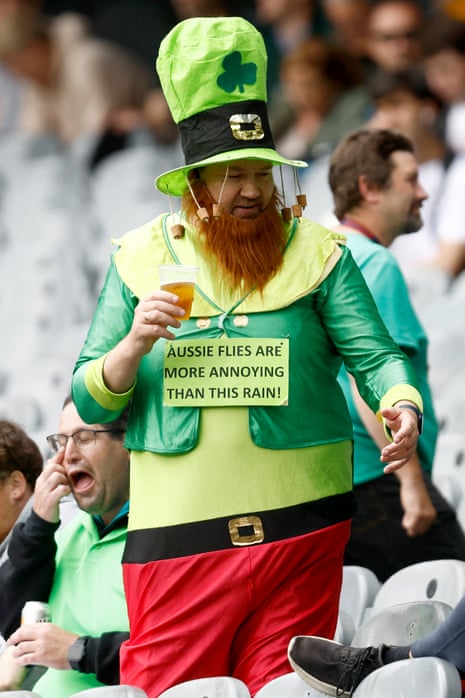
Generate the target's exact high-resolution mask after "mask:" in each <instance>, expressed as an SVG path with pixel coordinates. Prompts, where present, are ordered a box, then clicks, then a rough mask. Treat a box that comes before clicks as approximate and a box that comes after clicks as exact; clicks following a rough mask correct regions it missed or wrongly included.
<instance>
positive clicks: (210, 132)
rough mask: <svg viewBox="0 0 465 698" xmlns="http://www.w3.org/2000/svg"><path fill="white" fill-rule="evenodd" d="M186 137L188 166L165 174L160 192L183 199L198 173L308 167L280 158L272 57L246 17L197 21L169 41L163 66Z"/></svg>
mask: <svg viewBox="0 0 465 698" xmlns="http://www.w3.org/2000/svg"><path fill="white" fill-rule="evenodd" d="M156 67H157V72H158V75H159V76H160V82H161V85H162V88H163V92H164V94H165V97H166V100H167V102H168V105H169V107H170V110H171V114H172V115H173V119H174V120H175V122H176V123H177V125H178V128H179V131H180V133H181V143H182V149H183V152H184V158H185V161H186V164H185V166H184V167H178V168H176V169H174V170H169V171H168V172H164V173H163V174H161V175H160V176H159V177H157V179H156V180H155V184H156V186H157V188H158V189H159V190H160V191H161V192H163V193H165V194H171V195H173V196H181V195H182V194H183V192H184V190H185V188H186V177H187V174H188V172H189V171H190V170H192V169H194V168H196V167H202V166H204V165H211V164H214V163H217V162H230V161H232V160H239V159H242V158H251V159H257V160H266V161H268V162H271V163H273V164H274V165H291V166H293V167H307V163H305V162H303V161H301V160H288V159H287V158H285V157H283V156H282V155H280V154H279V153H277V152H276V150H275V146H274V142H273V137H272V135H271V130H270V126H269V122H268V114H267V106H266V78H267V75H266V70H267V55H266V48H265V43H264V41H263V37H262V35H261V34H260V32H259V31H258V30H257V29H256V28H255V27H254V26H253V25H252V24H250V22H248V21H247V20H245V19H244V18H243V17H193V18H191V19H186V20H184V21H183V22H180V23H179V24H177V25H176V26H175V27H174V28H173V29H172V30H171V31H170V32H169V33H168V34H167V35H166V36H165V38H164V39H163V41H162V42H161V44H160V51H159V54H158V58H157V62H156Z"/></svg>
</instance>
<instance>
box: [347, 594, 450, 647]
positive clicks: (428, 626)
mask: <svg viewBox="0 0 465 698" xmlns="http://www.w3.org/2000/svg"><path fill="white" fill-rule="evenodd" d="M451 613H452V608H451V607H450V606H448V605H447V604H444V603H442V602H441V601H410V602H407V603H401V604H396V605H394V606H389V608H385V609H383V610H382V611H379V612H377V613H374V614H373V615H371V616H370V618H368V620H367V621H366V622H365V623H363V624H362V625H361V626H360V627H359V628H358V630H357V631H356V633H355V635H354V637H353V638H352V643H351V644H352V645H353V646H354V647H367V646H374V647H376V646H377V645H380V644H382V643H385V644H387V645H401V646H404V645H410V644H412V642H414V641H415V640H418V639H420V638H421V637H424V636H425V635H427V634H428V633H430V632H431V631H432V630H434V629H435V628H437V626H438V625H440V624H441V623H442V622H443V621H444V620H445V619H446V618H447V617H448V616H449V615H450V614H451Z"/></svg>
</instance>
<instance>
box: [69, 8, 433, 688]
mask: <svg viewBox="0 0 465 698" xmlns="http://www.w3.org/2000/svg"><path fill="white" fill-rule="evenodd" d="M157 69H158V72H159V75H160V80H161V84H162V87H163V89H164V93H165V96H166V98H167V101H168V103H169V105H170V108H171V110H172V114H173V117H174V118H175V120H176V122H177V123H178V126H179V129H180V132H181V136H182V143H183V149H184V154H185V159H186V165H185V166H183V167H181V168H178V169H176V170H172V171H170V172H166V173H164V174H162V175H160V176H159V177H158V179H157V180H156V185H157V187H158V188H159V189H160V190H161V191H163V192H165V193H166V194H167V195H168V196H169V197H171V196H181V197H182V206H181V211H180V213H179V214H174V213H167V214H166V215H161V216H160V217H158V218H156V219H155V220H153V221H150V222H149V223H147V224H146V225H143V226H142V227H140V228H138V229H136V230H133V231H130V232H129V233H127V234H126V235H124V236H123V237H122V238H121V239H119V240H117V241H116V243H117V249H116V251H115V252H114V254H113V256H112V259H111V265H110V268H109V271H108V274H107V278H106V281H105V285H104V288H103V291H102V294H101V297H100V300H99V303H98V306H97V309H96V312H95V317H94V320H93V322H92V325H91V328H90V330H89V333H88V336H87V339H86V342H85V344H84V347H83V349H82V351H81V355H80V357H79V359H78V361H77V364H76V367H75V371H74V376H73V398H74V401H75V403H76V405H77V408H78V410H79V411H80V413H81V415H82V416H83V418H84V419H85V420H86V421H90V422H98V423H100V422H105V421H107V420H111V419H114V418H115V417H116V416H117V415H118V414H119V413H120V412H121V411H122V410H123V409H124V407H125V406H126V405H127V404H128V403H131V406H130V417H129V424H128V430H127V438H126V446H127V447H128V448H129V449H130V451H131V484H130V514H129V531H128V539H127V545H126V549H125V554H124V560H123V565H124V582H125V592H126V597H127V603H128V613H129V620H130V638H129V640H128V642H127V643H125V644H124V645H123V647H122V651H121V680H122V682H123V683H129V684H134V685H137V686H140V687H142V688H143V689H144V690H145V691H146V692H147V694H148V695H149V696H150V698H155V697H156V696H158V695H159V694H160V693H161V692H162V691H164V690H166V689H167V688H169V687H170V686H173V685H175V684H177V683H181V682H183V681H187V680H191V679H195V678H200V677H207V676H219V675H231V676H235V677H237V678H239V679H241V680H242V681H244V682H245V683H246V684H247V686H248V688H249V690H250V693H251V694H252V695H254V694H255V693H256V692H257V691H258V690H259V689H260V687H261V686H263V685H264V684H265V683H266V682H268V681H270V680H272V679H273V678H276V677H277V676H280V675H282V674H285V673H287V672H288V671H289V664H288V662H287V656H286V651H287V645H288V642H289V640H290V638H291V637H292V636H294V635H302V634H314V635H316V634H318V635H323V636H326V637H331V636H332V635H333V633H334V630H335V627H336V622H337V613H338V600H339V591H340V585H341V577H342V561H343V552H344V546H345V543H346V541H347V538H348V534H349V527H350V520H351V516H352V514H353V511H354V500H353V494H352V427H351V419H350V416H349V413H348V411H347V407H346V403H345V400H344V397H343V395H342V393H341V390H340V388H339V387H338V383H337V374H338V370H339V367H340V365H341V362H342V361H344V362H345V364H346V366H347V367H348V369H349V371H350V372H351V373H352V374H353V375H354V377H355V379H356V381H357V383H358V386H359V389H360V392H361V394H362V395H363V396H364V398H365V400H366V401H367V403H368V404H369V405H370V406H371V408H372V409H373V410H374V411H375V412H377V413H378V415H379V418H380V419H381V420H383V422H384V424H385V427H386V431H387V433H389V434H390V435H391V437H392V441H391V442H390V444H389V445H388V446H386V447H385V448H384V449H383V451H382V452H381V456H380V457H381V460H382V461H383V462H384V463H385V464H388V465H386V468H387V469H388V470H389V471H390V470H394V469H396V468H398V467H400V466H401V465H402V464H403V463H404V462H405V459H406V458H408V457H409V456H410V454H411V453H412V452H413V450H414V449H415V446H416V441H417V437H418V419H417V413H419V412H421V410H422V399H421V396H420V394H419V392H418V390H417V388H416V383H415V377H414V374H413V371H412V368H411V366H410V364H409V362H408V359H407V358H406V357H405V355H404V354H403V353H402V352H401V351H400V350H399V349H398V347H397V346H396V345H395V344H394V342H393V341H392V339H391V338H390V336H389V334H388V332H387V330H386V328H385V326H384V324H383V322H382V321H381V319H380V317H379V315H378V312H377V310H376V306H375V304H374V302H373V300H372V297H371V295H370V293H369V291H368V289H367V287H366V285H365V282H364V280H363V278H362V276H361V274H360V272H359V271H358V268H357V267H356V265H355V263H354V262H353V260H352V257H351V255H350V252H349V251H348V250H347V249H346V248H345V247H344V245H343V241H342V240H341V239H340V238H339V237H337V236H336V235H335V234H334V233H331V232H329V231H328V230H326V229H324V228H321V227H319V226H317V225H315V224H313V223H311V222H310V221H308V220H306V219H305V218H303V217H302V211H301V206H302V205H303V204H304V201H303V199H302V198H301V196H300V194H299V199H298V203H297V204H295V205H294V207H292V208H288V207H287V206H286V205H285V204H286V201H285V197H286V195H287V194H286V192H284V196H283V192H279V193H278V189H277V187H276V185H275V183H274V179H273V166H275V165H277V166H283V165H288V166H291V167H298V166H302V165H304V163H301V162H289V161H287V160H285V159H284V158H283V157H281V156H280V155H279V154H278V153H277V152H276V151H275V149H274V145H273V140H272V137H271V133H270V129H269V126H268V119H267V113H266V93H265V83H266V52H265V48H264V43H263V40H262V37H261V35H260V33H259V32H257V30H256V29H255V28H254V27H253V26H252V25H251V24H249V23H248V22H247V21H246V20H244V19H242V18H239V17H238V18H234V17H228V18H219V17H214V18H193V19H188V20H185V21H183V22H181V23H180V24H178V25H177V26H176V27H174V28H173V29H172V31H171V32H170V33H169V34H168V35H167V36H166V37H165V39H164V41H163V42H162V44H161V47H160V52H159V56H158V60H157ZM295 181H296V182H297V177H295ZM160 264H172V265H177V264H188V265H195V266H197V267H198V268H199V274H198V280H197V285H196V293H195V297H194V303H193V307H192V315H191V317H190V319H188V320H183V321H182V322H181V321H180V320H179V318H180V317H182V315H183V313H184V311H183V309H182V308H181V307H180V306H179V305H178V300H179V299H178V297H177V296H176V295H174V294H173V293H169V292H167V291H164V290H160V289H159V279H158V270H157V267H158V265H160ZM380 468H382V465H381V464H380Z"/></svg>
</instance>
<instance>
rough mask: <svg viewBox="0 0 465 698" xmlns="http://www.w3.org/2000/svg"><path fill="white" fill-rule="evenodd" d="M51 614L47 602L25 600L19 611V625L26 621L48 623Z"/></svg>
mask: <svg viewBox="0 0 465 698" xmlns="http://www.w3.org/2000/svg"><path fill="white" fill-rule="evenodd" d="M51 620H52V616H51V614H50V609H49V607H48V604H47V603H44V602H43V601H26V603H25V604H24V606H23V610H22V611H21V625H25V624H26V623H50V621H51Z"/></svg>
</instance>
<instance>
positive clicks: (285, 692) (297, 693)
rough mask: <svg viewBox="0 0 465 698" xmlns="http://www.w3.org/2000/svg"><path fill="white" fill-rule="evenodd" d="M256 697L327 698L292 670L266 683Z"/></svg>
mask: <svg viewBox="0 0 465 698" xmlns="http://www.w3.org/2000/svg"><path fill="white" fill-rule="evenodd" d="M255 698H325V696H324V695H323V693H320V691H317V690H316V688H311V687H310V686H307V684H306V683H304V682H303V681H302V679H301V678H300V677H299V676H297V674H296V673H294V672H292V673H289V674H284V676H279V677H278V678H277V679H273V680H272V681H269V682H268V683H267V684H265V685H264V686H263V687H262V688H261V689H260V690H259V691H257V693H256V694H255Z"/></svg>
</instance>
